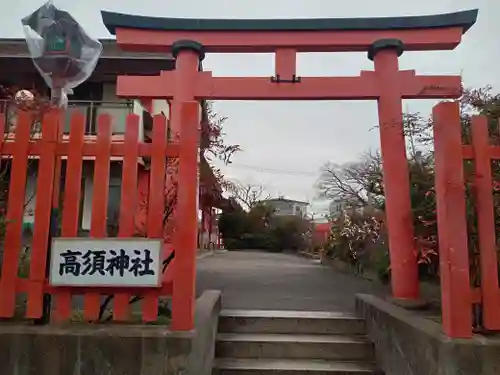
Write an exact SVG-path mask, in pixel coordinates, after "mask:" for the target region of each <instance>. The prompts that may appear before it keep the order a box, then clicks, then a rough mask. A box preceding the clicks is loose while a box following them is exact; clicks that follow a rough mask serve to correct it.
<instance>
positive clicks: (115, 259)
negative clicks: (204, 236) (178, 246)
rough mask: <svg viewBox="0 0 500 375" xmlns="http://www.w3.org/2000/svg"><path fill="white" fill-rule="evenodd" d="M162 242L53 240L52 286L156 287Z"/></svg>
mask: <svg viewBox="0 0 500 375" xmlns="http://www.w3.org/2000/svg"><path fill="white" fill-rule="evenodd" d="M162 248H163V241H162V240H159V239H147V238H103V239H93V238H55V239H54V240H53V242H52V250H51V257H50V277H49V282H50V284H51V285H53V286H76V287H78V286H90V287H93V286H95V287H99V286H104V287H159V286H161V276H162Z"/></svg>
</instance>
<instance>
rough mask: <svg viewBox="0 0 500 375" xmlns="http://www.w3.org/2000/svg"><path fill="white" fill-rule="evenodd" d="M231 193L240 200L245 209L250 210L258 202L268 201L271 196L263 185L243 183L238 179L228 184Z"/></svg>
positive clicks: (227, 187)
mask: <svg viewBox="0 0 500 375" xmlns="http://www.w3.org/2000/svg"><path fill="white" fill-rule="evenodd" d="M226 189H227V191H228V192H229V194H230V195H231V196H232V197H233V198H234V199H236V200H237V201H238V203H240V204H241V205H242V206H243V207H244V208H245V209H247V210H250V209H252V208H253V207H255V205H256V204H257V203H258V202H262V201H266V200H268V199H270V198H271V196H270V195H269V194H267V193H266V192H265V189H264V187H263V186H260V185H253V184H243V183H241V182H238V181H232V182H229V183H228V184H227V186H226Z"/></svg>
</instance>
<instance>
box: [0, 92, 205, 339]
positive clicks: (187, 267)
mask: <svg viewBox="0 0 500 375" xmlns="http://www.w3.org/2000/svg"><path fill="white" fill-rule="evenodd" d="M181 116H182V124H183V127H182V130H181V134H180V143H179V144H173V143H167V135H166V131H167V128H166V120H165V117H164V116H163V115H157V116H155V117H154V121H153V137H152V143H143V142H139V141H138V136H139V126H140V124H139V118H138V116H136V115H133V114H131V115H128V117H127V120H126V121H127V123H126V131H125V137H124V141H120V142H112V140H111V119H110V117H109V116H108V115H105V114H104V115H101V116H100V117H99V119H98V135H97V137H95V138H94V139H88V138H85V137H84V125H85V119H84V116H83V115H82V114H80V113H75V114H74V115H73V116H72V119H71V130H70V135H69V139H62V138H61V137H59V130H58V129H60V128H61V127H60V123H59V122H60V121H61V118H62V116H61V114H60V113H59V112H57V111H54V112H52V113H50V114H48V115H47V116H45V118H44V120H43V124H42V133H41V138H40V137H33V136H32V134H31V120H30V116H29V114H27V113H20V114H19V119H18V124H17V127H16V131H15V136H14V138H13V139H2V140H0V154H1V155H2V157H3V158H4V159H2V160H5V157H9V158H11V163H12V164H11V165H12V167H11V174H10V185H9V197H8V204H7V213H6V219H7V226H6V234H5V240H4V255H3V265H2V270H1V272H2V273H1V277H0V318H9V317H12V316H13V315H14V312H15V300H16V294H19V293H26V294H27V309H26V318H39V317H40V316H41V315H42V307H43V305H42V300H43V294H44V293H49V294H51V295H52V296H53V297H54V308H53V314H52V316H53V319H54V320H56V321H64V320H67V319H68V318H70V316H71V314H72V306H71V297H72V295H84V318H85V319H87V320H90V321H93V320H96V319H97V318H98V314H99V309H100V305H101V296H102V295H109V294H114V302H113V319H114V320H116V321H126V320H128V319H129V313H130V309H129V300H130V297H131V296H143V297H144V299H143V301H142V320H143V321H145V322H150V321H156V320H157V315H158V298H159V297H160V296H167V295H172V310H173V311H172V328H173V329H192V327H193V319H194V311H193V310H194V309H193V301H194V271H195V253H196V231H197V225H196V188H197V184H196V173H197V159H196V158H197V138H196V137H197V134H198V133H197V130H198V124H199V105H198V103H196V102H188V103H185V104H184V106H183V110H182V114H181ZM4 129H5V123H4V122H0V134H4ZM193 139H194V143H193ZM33 156H37V157H38V158H39V162H38V178H37V186H36V189H37V190H36V206H35V211H34V217H35V222H34V231H33V244H32V248H31V252H30V268H29V276H28V277H27V278H21V277H18V267H19V257H20V251H21V240H22V233H21V232H22V222H23V214H24V204H25V189H26V177H27V172H26V171H27V166H28V159H29V158H30V157H33ZM84 156H86V157H88V156H91V157H95V162H94V176H93V177H94V182H95V183H94V192H93V200H92V214H91V230H90V236H91V237H93V238H103V237H106V236H107V228H106V226H107V225H106V215H107V202H108V186H109V172H110V158H111V157H122V158H123V169H122V187H121V189H122V190H121V197H122V200H121V207H120V218H119V234H118V236H119V237H132V236H133V235H134V232H135V214H136V208H137V204H138V197H137V173H138V157H143V156H147V157H150V158H151V173H150V181H149V194H148V196H149V202H148V217H147V236H148V237H150V238H163V233H164V231H163V210H164V201H163V200H164V191H165V183H166V182H165V181H166V178H165V177H166V176H165V173H166V157H179V180H180V181H179V184H181V186H188V185H187V184H194V185H193V186H192V187H191V186H189V187H188V188H187V189H179V193H180V194H179V198H178V211H179V212H180V213H181V214H179V216H182V217H179V218H177V219H178V220H176V222H178V223H182V225H179V226H178V227H177V232H178V234H177V235H175V234H174V245H175V249H178V251H176V254H175V261H174V262H173V263H172V267H174V272H173V274H174V277H173V278H172V277H170V278H167V277H164V280H163V284H162V287H161V288H155V289H144V288H135V289H133V288H132V289H131V288H56V287H51V286H50V285H48V280H47V279H46V276H45V275H46V267H47V266H48V265H47V264H46V258H47V242H48V238H49V227H50V212H51V208H52V196H53V194H54V191H55V192H56V193H58V190H56V189H55V188H56V187H55V184H54V180H55V181H59V178H60V177H59V176H57V175H56V174H57V168H56V166H57V164H58V158H59V157H66V158H67V161H66V163H67V164H66V165H67V168H66V179H65V186H64V197H63V205H62V222H61V236H62V237H76V236H77V229H78V218H79V211H80V198H81V178H82V160H83V157H84ZM193 189H194V190H193ZM193 218H194V219H193ZM193 220H194V224H193ZM193 239H194V244H193ZM169 274H171V273H169Z"/></svg>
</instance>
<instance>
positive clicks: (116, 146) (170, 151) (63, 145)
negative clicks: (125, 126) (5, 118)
mask: <svg viewBox="0 0 500 375" xmlns="http://www.w3.org/2000/svg"><path fill="white" fill-rule="evenodd" d="M138 147H139V153H140V155H141V156H151V153H152V149H153V146H152V145H151V144H150V143H139V144H138ZM70 149H71V145H70V143H69V142H68V141H65V140H64V141H62V142H59V143H58V144H57V146H56V153H57V155H61V156H66V155H68V153H69V151H70ZM41 150H42V143H41V141H39V140H38V141H34V142H33V143H32V145H30V155H31V156H40V153H41ZM97 150H98V145H97V143H96V142H93V141H92V140H88V141H86V142H85V143H84V145H83V156H86V157H92V156H95V154H96V153H97ZM15 151H16V145H15V143H14V142H11V141H7V142H5V143H4V149H3V150H2V155H12V154H13V153H14V152H15ZM125 153H126V146H125V143H124V142H122V141H116V142H113V144H112V145H111V155H110V156H112V157H123V156H124V155H125ZM165 156H166V157H172V158H173V157H178V156H179V145H178V144H169V145H168V146H167V147H166V150H165Z"/></svg>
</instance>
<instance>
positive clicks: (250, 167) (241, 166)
mask: <svg viewBox="0 0 500 375" xmlns="http://www.w3.org/2000/svg"><path fill="white" fill-rule="evenodd" d="M226 167H229V168H234V169H246V170H251V171H256V172H263V173H271V174H281V175H285V174H287V175H292V176H308V177H318V176H319V172H318V173H313V172H304V171H291V170H284V169H275V168H264V167H259V166H254V165H245V164H236V165H235V164H228V165H225V166H224V167H223V168H226Z"/></svg>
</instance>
